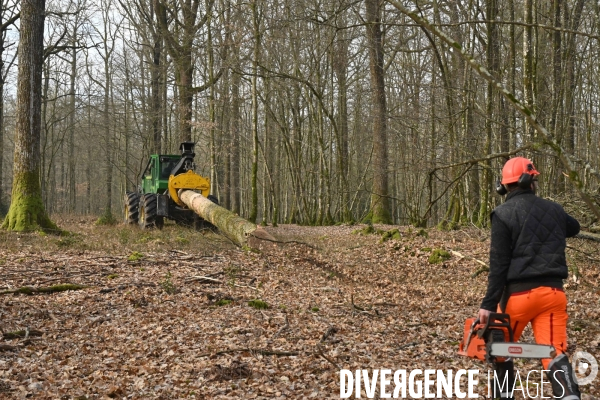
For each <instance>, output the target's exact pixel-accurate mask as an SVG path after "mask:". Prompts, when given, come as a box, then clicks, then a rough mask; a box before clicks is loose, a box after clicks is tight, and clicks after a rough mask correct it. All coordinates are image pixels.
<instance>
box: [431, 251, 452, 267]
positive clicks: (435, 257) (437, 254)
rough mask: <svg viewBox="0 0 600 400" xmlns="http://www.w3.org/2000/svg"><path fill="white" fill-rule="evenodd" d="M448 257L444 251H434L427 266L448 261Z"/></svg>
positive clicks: (448, 254)
mask: <svg viewBox="0 0 600 400" xmlns="http://www.w3.org/2000/svg"><path fill="white" fill-rule="evenodd" d="M450 257H452V256H451V255H450V253H448V252H447V251H446V250H442V249H435V250H433V252H432V253H431V255H430V256H429V264H439V263H441V262H444V261H446V260H449V259H450Z"/></svg>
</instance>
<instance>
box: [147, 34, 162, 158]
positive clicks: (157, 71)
mask: <svg viewBox="0 0 600 400" xmlns="http://www.w3.org/2000/svg"><path fill="white" fill-rule="evenodd" d="M161 51H162V37H160V35H158V34H157V35H156V37H155V38H154V46H153V47H152V64H151V67H150V80H151V83H150V85H151V87H152V100H151V108H152V109H151V110H150V114H151V120H152V153H153V154H160V153H161V144H162V142H161V135H162V130H161V108H162V107H161V101H160V98H161V92H162V90H161V77H162V70H163V69H162V67H161V65H160V59H161Z"/></svg>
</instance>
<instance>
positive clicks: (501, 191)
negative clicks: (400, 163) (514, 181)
mask: <svg viewBox="0 0 600 400" xmlns="http://www.w3.org/2000/svg"><path fill="white" fill-rule="evenodd" d="M496 193H498V194H499V195H500V196H504V195H505V194H506V193H508V190H506V186H504V185H503V184H501V183H500V180H497V181H496Z"/></svg>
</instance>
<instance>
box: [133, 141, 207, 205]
mask: <svg viewBox="0 0 600 400" xmlns="http://www.w3.org/2000/svg"><path fill="white" fill-rule="evenodd" d="M179 150H181V155H174V154H169V155H162V154H152V155H151V156H150V159H149V160H148V164H147V165H146V169H144V173H143V174H142V187H141V190H140V192H141V193H142V194H146V193H155V194H165V193H166V192H167V190H168V188H169V177H170V176H171V175H178V174H180V173H183V172H187V171H193V170H194V169H195V168H196V164H195V163H194V157H195V155H196V154H195V153H194V143H193V142H183V143H181V145H180V146H179Z"/></svg>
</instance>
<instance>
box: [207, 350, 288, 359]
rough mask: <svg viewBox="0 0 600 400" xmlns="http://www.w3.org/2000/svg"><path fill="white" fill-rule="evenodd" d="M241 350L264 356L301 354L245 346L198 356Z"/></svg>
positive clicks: (217, 354)
mask: <svg viewBox="0 0 600 400" xmlns="http://www.w3.org/2000/svg"><path fill="white" fill-rule="evenodd" d="M239 352H242V353H243V352H248V353H254V354H261V355H263V356H297V355H298V354H299V353H298V352H297V351H279V350H267V349H251V348H243V349H229V350H221V351H217V352H216V353H212V352H210V353H204V354H200V355H198V356H197V357H210V356H219V355H221V354H231V353H239Z"/></svg>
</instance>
